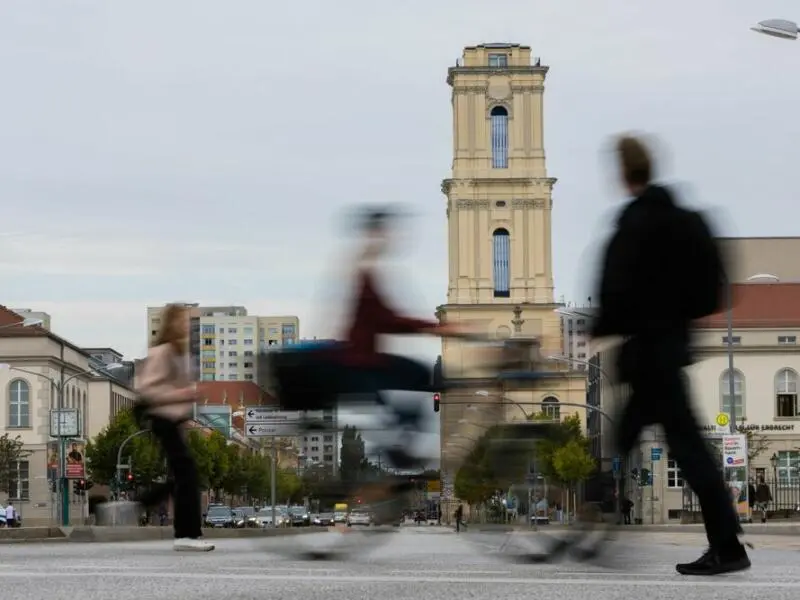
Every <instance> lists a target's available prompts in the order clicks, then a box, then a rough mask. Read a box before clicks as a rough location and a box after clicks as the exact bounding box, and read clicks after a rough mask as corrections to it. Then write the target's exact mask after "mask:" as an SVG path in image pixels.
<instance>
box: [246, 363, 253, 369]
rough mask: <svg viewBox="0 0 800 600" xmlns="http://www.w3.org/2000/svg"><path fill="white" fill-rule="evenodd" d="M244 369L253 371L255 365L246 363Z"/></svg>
mask: <svg viewBox="0 0 800 600" xmlns="http://www.w3.org/2000/svg"><path fill="white" fill-rule="evenodd" d="M244 368H245V369H252V368H253V363H251V362H246V363H244Z"/></svg>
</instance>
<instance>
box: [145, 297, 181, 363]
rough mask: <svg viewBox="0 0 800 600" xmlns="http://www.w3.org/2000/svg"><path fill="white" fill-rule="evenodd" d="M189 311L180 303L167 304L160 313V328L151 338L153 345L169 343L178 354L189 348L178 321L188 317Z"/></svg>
mask: <svg viewBox="0 0 800 600" xmlns="http://www.w3.org/2000/svg"><path fill="white" fill-rule="evenodd" d="M188 318H189V311H188V310H187V308H186V307H185V306H182V305H180V304H167V305H166V306H165V307H164V311H163V312H162V313H161V328H160V329H159V330H158V335H157V336H156V338H155V340H153V346H161V345H163V344H170V345H171V346H172V348H173V349H174V350H175V352H176V353H178V354H186V353H187V352H188V350H189V340H188V339H187V336H186V334H185V332H183V331H181V329H180V328H179V325H178V322H179V321H180V320H181V319H188Z"/></svg>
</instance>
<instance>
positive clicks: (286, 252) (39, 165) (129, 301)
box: [0, 0, 800, 357]
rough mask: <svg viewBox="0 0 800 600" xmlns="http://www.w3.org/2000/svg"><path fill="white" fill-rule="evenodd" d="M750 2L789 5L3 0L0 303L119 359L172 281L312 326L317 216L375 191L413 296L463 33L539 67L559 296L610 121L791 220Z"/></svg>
mask: <svg viewBox="0 0 800 600" xmlns="http://www.w3.org/2000/svg"><path fill="white" fill-rule="evenodd" d="M601 7H602V8H601ZM771 17H782V18H794V19H797V20H800V5H798V4H797V3H796V2H792V1H790V0H761V1H759V2H755V1H752V0H705V1H704V2H696V1H691V2H690V1H688V0H674V1H673V2H669V3H651V2H647V3H638V2H632V1H631V0H604V1H603V2H597V1H596V0H593V1H591V0H558V1H554V0H547V1H546V0H534V1H530V0H529V1H525V2H523V1H520V0H495V1H493V2H487V1H486V0H458V1H457V2H456V1H453V0H437V1H436V2H432V1H430V0H426V1H424V2H423V1H420V0H406V1H403V2H375V1H374V0H344V1H341V2H331V1H329V0H306V1H305V2H298V3H291V2H290V3H286V2H267V1H264V0H250V1H244V0H228V1H227V2H220V1H219V0H191V1H189V0H183V1H178V0H166V1H165V0H160V1H149V0H139V1H137V2H109V1H108V0H83V1H78V0H76V1H66V0H49V1H45V0H16V1H14V0H6V1H5V2H2V3H1V4H0V68H1V69H2V74H3V93H2V95H0V107H1V108H2V110H0V181H2V184H3V185H2V193H3V206H4V208H5V211H4V218H3V222H2V225H1V226H0V231H2V235H1V236H0V276H2V278H3V282H4V285H3V288H4V291H3V294H2V300H0V302H2V303H3V304H5V305H7V306H11V307H28V308H33V309H39V310H45V311H47V312H49V313H50V314H51V315H52V317H53V329H54V330H55V331H56V332H57V333H59V334H61V335H63V336H65V337H67V338H68V339H70V340H72V341H73V342H75V343H77V344H80V345H94V346H112V347H114V348H116V349H118V350H120V351H122V352H123V353H124V354H125V355H127V356H128V357H134V356H138V355H141V354H142V353H143V352H144V350H145V344H146V342H145V334H146V325H145V307H146V306H147V305H149V304H159V303H163V302H165V301H169V300H176V299H181V300H192V301H198V302H201V303H205V304H228V303H235V304H243V305H245V306H247V308H248V309H249V310H250V312H251V313H253V314H287V313H288V314H297V315H299V317H300V319H301V333H302V335H304V336H311V335H315V334H318V335H327V333H328V332H326V331H323V328H322V327H318V326H316V325H314V315H315V311H316V307H315V302H316V303H317V306H318V305H319V297H320V290H319V288H320V281H322V278H321V274H322V273H325V272H327V270H328V268H329V267H330V264H329V263H330V259H331V256H332V255H334V249H335V248H337V247H338V246H340V245H341V242H340V233H341V227H340V226H339V225H338V224H337V221H336V216H337V215H339V214H340V213H341V211H342V210H343V209H344V208H345V207H346V206H349V205H351V204H352V203H354V202H360V201H371V202H378V201H385V202H402V203H407V204H409V205H411V207H412V208H413V211H414V213H415V215H414V218H413V221H412V224H413V228H412V232H413V233H412V235H413V243H412V244H409V245H408V246H409V250H410V253H409V255H408V256H407V260H406V264H407V265H408V267H409V269H408V271H409V278H410V280H413V281H414V286H413V293H410V294H409V295H408V297H407V301H408V303H409V306H410V308H411V309H413V310H414V311H415V312H417V313H418V314H420V315H426V316H430V315H431V314H432V312H433V309H434V307H435V306H436V305H437V304H439V303H442V302H444V301H445V293H446V289H447V271H446V256H445V254H446V245H445V238H444V233H445V219H446V217H445V199H444V197H443V196H442V194H441V193H440V189H439V184H440V181H441V179H443V178H445V177H448V171H449V168H450V162H451V149H452V142H451V125H452V119H451V113H450V90H449V88H448V86H447V85H446V83H445V77H446V72H447V68H448V67H449V66H451V65H453V64H454V63H455V60H456V59H457V58H458V57H459V56H460V54H461V50H462V47H463V46H465V45H471V44H477V43H482V42H519V43H523V44H528V45H530V46H532V48H533V53H534V54H535V55H536V56H541V57H542V61H543V63H544V64H546V65H549V66H550V67H551V70H550V73H549V75H548V78H547V82H546V90H547V91H546V97H545V111H546V112H545V116H544V118H545V144H546V150H547V157H548V170H549V173H550V175H551V176H553V177H557V178H558V180H559V182H558V184H557V186H556V188H555V195H554V200H555V204H554V218H553V222H554V232H553V243H554V252H555V277H556V285H557V290H558V295H559V296H560V295H564V296H565V298H566V299H567V300H573V301H577V302H582V301H583V300H584V299H585V297H586V295H588V293H589V287H588V283H587V279H586V273H585V271H586V268H585V267H583V268H582V267H581V265H585V264H587V262H586V259H587V256H589V257H590V256H591V255H592V251H591V248H592V245H593V244H594V243H595V242H596V240H597V239H598V236H599V235H600V232H601V231H602V227H603V226H604V225H603V223H604V222H605V219H607V217H608V214H609V212H610V211H611V210H612V209H613V208H614V203H615V201H618V199H619V193H618V190H616V189H615V187H614V186H613V185H612V183H611V180H610V178H609V176H608V174H607V173H606V169H605V163H604V157H603V153H602V148H603V146H604V144H606V143H607V140H608V137H609V136H610V135H612V134H614V133H617V132H620V131H622V130H629V129H635V130H646V131H648V132H652V133H654V134H655V135H657V136H658V137H659V139H660V140H661V142H662V143H663V144H664V147H665V148H667V149H668V153H669V155H670V157H671V158H670V160H669V165H668V168H667V169H666V172H665V175H666V176H667V177H668V178H670V179H677V180H678V181H680V182H682V183H684V184H685V186H686V189H687V190H690V191H691V193H690V196H691V198H690V199H691V201H693V202H698V203H701V204H705V205H712V206H718V207H723V208H724V210H725V213H726V216H727V225H726V231H725V232H726V233H728V234H732V235H795V234H796V233H797V232H798V225H797V222H796V221H795V215H796V213H797V202H796V196H797V191H796V190H797V180H796V179H795V178H794V176H793V173H795V168H796V161H797V156H798V152H797V150H796V145H797V144H798V143H800V120H799V119H798V118H797V110H796V107H797V106H798V102H800V78H798V73H800V68H799V67H800V46H798V44H797V43H791V42H786V41H782V40H777V39H773V38H767V37H764V36H759V35H756V34H754V33H752V32H750V31H749V30H748V28H749V27H750V26H751V25H752V24H754V23H755V22H756V21H758V20H761V19H766V18H771ZM337 228H338V229H337ZM436 347H437V344H436V343H435V342H433V343H428V344H418V345H417V346H415V347H414V349H413V351H414V352H424V353H425V354H427V355H435V353H436ZM407 348H410V347H407Z"/></svg>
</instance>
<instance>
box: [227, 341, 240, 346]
mask: <svg viewBox="0 0 800 600" xmlns="http://www.w3.org/2000/svg"><path fill="white" fill-rule="evenodd" d="M237 344H238V342H237V341H236V340H228V346H235V345H237Z"/></svg>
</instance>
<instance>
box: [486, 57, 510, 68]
mask: <svg viewBox="0 0 800 600" xmlns="http://www.w3.org/2000/svg"><path fill="white" fill-rule="evenodd" d="M489 66H490V67H493V68H496V69H505V68H506V67H508V54H490V55H489Z"/></svg>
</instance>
